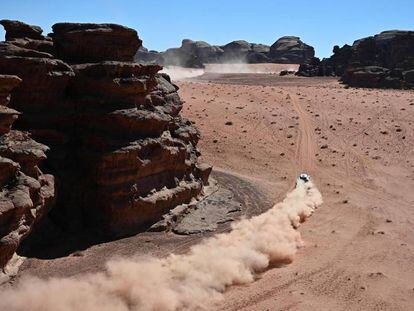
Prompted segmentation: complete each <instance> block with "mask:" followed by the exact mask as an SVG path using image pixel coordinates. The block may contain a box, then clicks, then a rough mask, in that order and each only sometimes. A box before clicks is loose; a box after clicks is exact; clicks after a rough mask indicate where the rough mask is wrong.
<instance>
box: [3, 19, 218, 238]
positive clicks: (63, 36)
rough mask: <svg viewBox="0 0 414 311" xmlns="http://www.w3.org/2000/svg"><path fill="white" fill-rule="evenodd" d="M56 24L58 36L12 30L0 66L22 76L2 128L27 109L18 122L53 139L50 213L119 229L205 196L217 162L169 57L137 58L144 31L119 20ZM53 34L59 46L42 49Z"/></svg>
mask: <svg viewBox="0 0 414 311" xmlns="http://www.w3.org/2000/svg"><path fill="white" fill-rule="evenodd" d="M53 30H54V33H53V34H51V35H50V36H51V37H52V38H53V41H50V40H48V39H47V38H44V39H42V40H39V42H38V43H39V44H35V43H36V42H34V41H30V42H29V43H30V44H29V43H28V44H26V42H27V41H22V39H13V40H12V41H7V42H6V43H5V44H6V47H5V48H4V49H3V50H0V73H6V74H14V75H18V76H19V77H20V78H22V80H23V81H22V83H21V84H20V85H19V86H18V87H16V89H15V90H14V91H13V96H12V100H11V102H10V106H9V108H8V109H10V110H4V113H3V115H4V122H3V124H4V125H3V126H1V127H0V130H3V131H7V129H8V128H9V127H10V126H9V124H10V123H11V122H12V121H14V120H15V118H16V117H17V114H18V112H17V111H19V112H21V113H22V115H21V116H20V118H19V119H18V120H17V121H16V123H15V127H16V128H18V129H22V130H25V131H29V132H30V133H31V134H32V136H33V138H35V139H36V140H37V141H39V142H40V143H42V144H46V145H47V146H48V147H49V148H50V150H47V153H48V158H47V160H45V161H44V162H43V165H42V166H43V167H45V169H47V171H48V172H50V173H52V174H53V175H54V176H55V178H56V180H57V185H58V193H59V196H58V199H57V204H56V206H55V208H54V209H53V210H52V211H51V213H50V214H49V215H50V217H51V218H52V219H53V220H54V221H55V222H56V223H58V224H60V225H61V226H62V227H63V228H66V229H68V230H70V229H74V230H79V229H81V228H83V229H84V228H93V230H96V231H98V232H100V233H104V234H107V235H110V236H120V235H125V234H130V233H134V232H137V231H139V230H142V228H144V227H145V226H148V225H150V224H152V223H153V222H155V221H157V220H158V218H159V217H160V216H161V215H162V214H163V213H165V212H167V211H168V210H169V209H171V208H173V207H175V206H176V205H179V204H183V203H188V202H190V201H191V200H192V199H193V198H195V197H197V196H198V195H199V194H200V193H201V191H202V189H203V184H204V183H207V182H208V175H209V173H210V171H211V167H209V166H206V165H201V164H199V163H198V161H197V159H198V156H199V152H198V150H197V148H196V145H197V142H198V140H199V136H200V134H199V132H198V131H197V129H196V128H195V127H194V126H193V125H192V123H191V122H189V121H188V120H185V119H183V118H182V117H181V116H180V111H181V109H182V102H181V100H180V98H179V96H178V94H177V89H178V88H177V87H176V86H175V85H173V84H172V83H171V81H170V79H169V77H168V76H167V75H165V74H158V71H159V70H161V67H160V66H158V65H143V64H139V63H133V62H129V60H131V59H132V58H133V56H134V55H135V53H136V51H137V49H138V48H139V46H140V45H141V41H140V40H139V39H138V36H137V33H136V32H135V31H134V30H132V29H129V28H126V27H123V26H119V25H113V24H99V25H98V24H72V23H60V24H56V25H54V26H53ZM16 40H20V41H16ZM24 40H26V39H24ZM33 40H34V39H33ZM46 41H47V42H51V43H52V46H51V47H50V51H51V53H47V52H43V51H41V48H40V47H41V46H42V47H44V45H43V43H44V42H46ZM31 48H33V49H31ZM16 51H17V52H16ZM68 63H69V64H68ZM1 90H2V89H1V88H0V100H1V94H2V92H1ZM11 109H15V110H11ZM21 146H27V145H24V144H22V145H21ZM21 149H22V148H21ZM43 152H44V153H45V152H46V150H43ZM39 156H40V155H39ZM42 160H43V158H42ZM32 162H33V163H34V162H35V161H34V160H33V161H32ZM22 163H23V162H22ZM36 163H37V162H36ZM35 166H36V167H38V164H36V165H35ZM22 167H23V166H22ZM24 167H26V166H24ZM31 174H32V175H33V174H34V172H32V173H31ZM32 175H30V176H32Z"/></svg>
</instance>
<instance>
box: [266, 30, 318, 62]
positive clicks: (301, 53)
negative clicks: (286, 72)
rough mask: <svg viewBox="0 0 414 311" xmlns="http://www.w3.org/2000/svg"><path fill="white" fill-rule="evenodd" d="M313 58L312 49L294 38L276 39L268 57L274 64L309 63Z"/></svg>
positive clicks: (313, 52) (297, 38)
mask: <svg viewBox="0 0 414 311" xmlns="http://www.w3.org/2000/svg"><path fill="white" fill-rule="evenodd" d="M314 56H315V50H314V48H313V47H311V46H310V45H307V44H305V43H303V42H302V41H301V40H300V38H299V37H294V36H285V37H282V38H280V39H278V40H277V41H276V42H275V43H274V44H273V45H272V46H271V47H270V51H269V57H270V58H271V59H272V61H273V62H275V63H284V64H302V63H307V62H309V61H310V60H311V59H312V58H313V57H314Z"/></svg>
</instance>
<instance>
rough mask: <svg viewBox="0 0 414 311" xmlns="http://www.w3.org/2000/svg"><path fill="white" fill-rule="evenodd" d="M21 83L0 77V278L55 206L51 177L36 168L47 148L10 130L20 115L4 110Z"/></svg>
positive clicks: (10, 78) (10, 77)
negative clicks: (43, 217)
mask: <svg viewBox="0 0 414 311" xmlns="http://www.w3.org/2000/svg"><path fill="white" fill-rule="evenodd" d="M20 82H21V79H19V78H18V77H16V76H9V75H0V274H1V273H2V272H7V271H6V270H5V269H6V265H7V263H8V261H9V260H10V259H11V258H12V257H13V255H14V253H15V251H16V249H17V248H18V246H19V245H20V243H21V242H22V241H23V239H24V238H25V237H26V236H27V235H28V234H29V233H30V231H31V230H32V229H33V227H34V225H35V224H36V223H37V222H38V221H39V220H40V219H41V218H42V216H43V215H45V214H46V213H47V212H48V211H49V209H50V208H51V207H52V206H53V204H54V199H55V190H54V178H53V176H52V175H48V174H43V173H42V171H41V170H40V168H39V166H40V164H41V162H43V161H44V160H45V159H46V154H45V153H46V151H47V150H48V147H46V146H45V145H43V144H40V143H37V142H35V141H34V140H33V139H31V137H30V135H29V134H28V133H25V132H20V131H16V130H11V125H12V124H13V122H14V121H15V120H16V119H17V117H18V115H19V113H18V112H17V111H16V110H13V109H10V108H8V107H7V105H8V103H9V101H10V92H11V91H12V89H13V88H15V87H16V86H17V85H18V84H19V83H20Z"/></svg>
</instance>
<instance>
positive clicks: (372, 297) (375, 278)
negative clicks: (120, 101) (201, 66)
mask: <svg viewBox="0 0 414 311" xmlns="http://www.w3.org/2000/svg"><path fill="white" fill-rule="evenodd" d="M250 67H252V71H253V72H254V71H256V70H257V68H258V66H255V65H253V66H250ZM279 67H280V66H279ZM194 79H195V80H194V81H193V82H191V81H186V82H179V85H180V87H181V90H180V95H181V96H182V98H183V99H184V100H185V101H186V105H185V107H184V111H183V113H184V115H186V116H187V117H188V118H189V119H191V120H194V121H195V122H196V125H197V126H198V128H199V129H200V131H201V133H202V135H203V138H202V140H201V141H200V144H199V147H200V150H201V152H202V154H203V159H204V161H205V162H207V163H211V164H213V165H214V167H215V169H216V170H221V171H224V172H226V171H227V172H229V173H230V174H232V175H235V176H242V177H243V176H244V177H245V178H246V180H249V181H253V182H254V183H255V184H256V186H257V189H260V190H263V193H266V195H267V194H268V193H270V194H271V195H270V199H271V200H273V201H274V202H277V201H279V200H280V199H281V198H283V197H284V195H285V193H286V192H287V191H288V190H289V189H290V188H292V186H293V185H292V182H293V181H294V180H295V178H296V176H297V174H298V173H299V172H303V171H304V172H307V173H309V174H311V176H312V178H313V180H314V181H315V183H316V185H317V186H318V187H319V189H320V190H321V192H322V195H323V196H324V201H325V204H324V205H323V206H322V208H321V209H320V210H318V211H317V213H315V215H314V216H313V217H311V218H310V219H309V220H308V221H307V222H306V223H305V224H304V225H303V226H301V227H300V229H299V230H300V231H301V234H302V237H303V239H304V241H305V243H306V245H305V247H304V248H302V249H300V251H299V253H298V255H297V257H296V259H295V260H294V261H293V263H292V264H289V265H287V266H282V267H275V268H273V269H271V270H269V271H267V272H265V273H263V274H262V275H261V276H260V278H259V279H258V280H257V281H256V282H254V283H252V284H249V285H246V286H238V287H237V286H236V287H232V288H229V289H228V291H227V292H226V293H225V299H224V301H223V303H222V304H221V305H219V306H216V307H214V308H212V309H215V310H411V309H413V305H414V264H413V262H414V226H413V221H414V209H413V206H414V204H413V203H414V191H412V190H413V189H414V166H413V165H414V148H413V144H414V131H413V128H414V92H413V91H399V90H367V89H351V88H350V89H346V88H344V86H342V85H340V84H339V83H338V82H337V81H336V80H335V79H332V78H298V77H294V76H286V77H279V76H277V75H275V74H257V73H249V74H240V73H237V74H214V73H211V72H210V73H207V74H206V75H204V76H201V77H197V78H194ZM209 81H210V82H209ZM226 123H227V124H226ZM229 176H231V175H229ZM239 186H240V185H239ZM241 186H243V185H241ZM253 197H254V196H250V197H248V196H246V197H244V198H245V200H246V201H247V202H250V205H251V206H253V205H254V204H252V203H251V199H252V198H253ZM266 199H269V198H267V197H266ZM252 208H253V207H252ZM247 214H249V211H247ZM206 236H211V234H198V235H194V236H177V235H174V234H172V233H143V234H138V235H136V236H133V237H129V238H125V239H121V240H117V241H111V242H107V243H100V244H96V245H93V246H89V247H87V246H85V249H83V248H82V249H80V250H79V251H76V250H73V252H72V253H71V252H70V250H69V253H66V252H68V250H66V249H65V247H64V245H63V246H62V250H59V248H58V249H55V251H56V253H53V249H52V254H50V250H49V251H47V250H46V251H45V253H44V254H43V253H42V250H39V254H37V255H34V256H33V257H32V258H29V259H27V260H26V261H25V263H24V264H23V265H22V267H21V270H20V273H19V277H18V278H17V279H20V277H24V276H26V275H29V274H30V275H36V276H40V277H50V276H71V275H80V274H85V273H86V272H95V271H101V270H102V269H103V267H104V263H105V262H106V261H107V260H108V259H110V258H112V257H113V256H125V257H129V256H132V255H134V254H135V253H137V252H138V253H139V254H152V255H154V256H161V257H162V256H165V255H166V254H168V253H171V252H174V253H183V252H186V251H187V250H188V248H189V246H190V245H193V244H195V243H198V242H199V241H200V239H202V238H204V237H206ZM13 284H14V283H13V282H12V283H10V284H8V285H6V286H9V285H10V286H13ZM0 290H1V288H0Z"/></svg>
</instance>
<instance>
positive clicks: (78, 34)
mask: <svg viewBox="0 0 414 311" xmlns="http://www.w3.org/2000/svg"><path fill="white" fill-rule="evenodd" d="M52 28H53V34H52V37H53V43H54V46H55V49H56V55H57V56H58V57H59V58H60V59H62V60H64V61H66V62H69V63H78V64H79V63H89V62H98V61H104V60H115V61H132V60H133V58H134V55H135V53H136V52H137V50H138V48H139V47H140V46H141V43H142V42H141V40H140V39H139V38H138V35H137V32H136V31H135V30H133V29H131V28H128V27H124V26H121V25H116V24H81V23H58V24H55V25H53V27H52Z"/></svg>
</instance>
